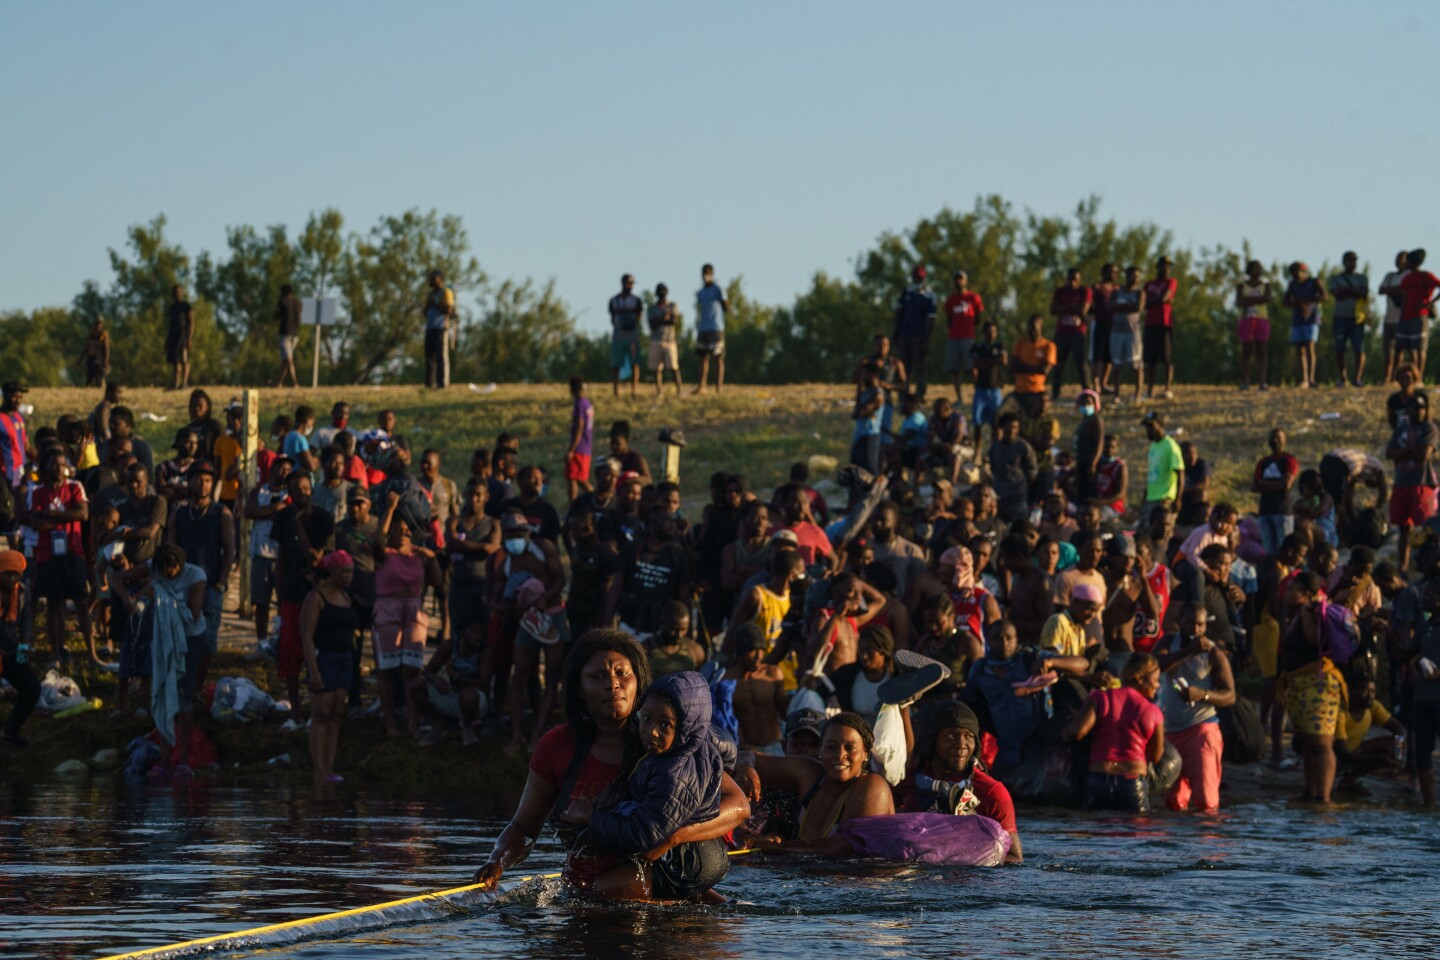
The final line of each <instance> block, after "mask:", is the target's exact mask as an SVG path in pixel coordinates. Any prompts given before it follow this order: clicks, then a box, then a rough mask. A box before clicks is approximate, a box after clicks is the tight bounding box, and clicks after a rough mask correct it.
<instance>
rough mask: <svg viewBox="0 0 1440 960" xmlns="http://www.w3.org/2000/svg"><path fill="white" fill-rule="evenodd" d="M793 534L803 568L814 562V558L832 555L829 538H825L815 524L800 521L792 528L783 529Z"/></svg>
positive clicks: (823, 533)
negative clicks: (802, 561)
mask: <svg viewBox="0 0 1440 960" xmlns="http://www.w3.org/2000/svg"><path fill="white" fill-rule="evenodd" d="M784 529H786V530H789V531H790V532H791V533H793V534H795V540H796V549H798V550H799V552H800V559H802V560H804V561H805V566H807V567H808V566H810V565H811V564H813V563H814V562H815V558H816V557H828V556H830V554H832V553H834V552H835V551H834V548H832V547H831V546H830V538H829V537H827V536H825V531H824V530H821V529H820V527H819V526H818V525H816V524H813V523H809V522H808V521H801V522H800V523H797V524H795V526H793V527H785V528H784Z"/></svg>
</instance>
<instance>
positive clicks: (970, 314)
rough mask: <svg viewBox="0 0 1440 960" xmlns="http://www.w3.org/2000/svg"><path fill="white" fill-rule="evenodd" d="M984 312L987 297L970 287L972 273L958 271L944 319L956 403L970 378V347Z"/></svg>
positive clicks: (960, 401) (947, 368)
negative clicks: (983, 298) (982, 296)
mask: <svg viewBox="0 0 1440 960" xmlns="http://www.w3.org/2000/svg"><path fill="white" fill-rule="evenodd" d="M984 313H985V301H984V300H982V299H980V294H978V293H976V292H974V291H973V290H971V289H970V276H969V274H967V273H966V272H965V271H964V270H956V271H955V292H954V293H952V294H950V296H949V297H947V298H946V299H945V320H946V322H947V323H948V324H949V328H948V330H947V331H946V333H947V335H948V338H947V339H946V341H945V371H946V372H947V373H949V374H950V375H951V376H952V377H953V378H954V379H955V406H957V407H959V406H963V405H964V400H963V399H962V397H961V395H960V393H961V386H962V385H963V384H964V383H965V381H966V380H968V379H970V368H971V357H970V348H971V347H973V346H974V345H975V331H976V330H977V329H979V327H980V317H981V316H982V315H983V314H984Z"/></svg>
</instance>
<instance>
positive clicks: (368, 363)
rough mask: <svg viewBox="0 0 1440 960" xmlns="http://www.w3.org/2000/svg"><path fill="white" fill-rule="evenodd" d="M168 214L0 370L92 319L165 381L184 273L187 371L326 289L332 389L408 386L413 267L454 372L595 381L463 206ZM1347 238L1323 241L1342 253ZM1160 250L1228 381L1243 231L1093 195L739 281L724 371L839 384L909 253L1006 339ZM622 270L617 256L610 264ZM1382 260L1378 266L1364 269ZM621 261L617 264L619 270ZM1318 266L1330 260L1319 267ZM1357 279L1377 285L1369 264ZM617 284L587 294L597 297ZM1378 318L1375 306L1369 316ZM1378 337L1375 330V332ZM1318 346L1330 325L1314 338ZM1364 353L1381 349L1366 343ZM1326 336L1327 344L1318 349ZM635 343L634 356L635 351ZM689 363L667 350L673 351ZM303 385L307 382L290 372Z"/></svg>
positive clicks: (28, 325)
mask: <svg viewBox="0 0 1440 960" xmlns="http://www.w3.org/2000/svg"><path fill="white" fill-rule="evenodd" d="M165 227H166V221H165V217H164V216H163V215H161V216H157V217H156V218H155V219H153V220H151V221H150V222H149V223H146V224H141V225H136V226H132V227H131V228H130V229H129V231H128V234H127V236H126V239H125V243H124V245H123V247H122V248H121V249H118V250H117V249H114V248H111V250H110V267H111V272H112V277H111V278H110V281H109V283H108V285H106V286H101V285H100V283H98V282H96V281H93V280H91V281H87V282H86V283H85V284H84V285H83V286H82V288H81V290H80V292H79V293H78V294H76V295H75V297H74V299H73V300H72V301H71V303H70V305H69V306H68V307H45V308H41V309H38V310H34V311H28V312H27V311H10V312H7V313H3V314H0V364H3V366H4V369H6V370H7V371H13V374H12V375H14V376H17V377H21V378H24V379H26V380H28V381H29V382H30V383H31V384H33V385H37V386H62V385H66V384H77V383H83V382H84V370H83V366H84V365H83V362H82V361H81V358H80V345H81V344H82V343H83V342H84V339H85V336H86V333H87V332H88V331H89V329H90V327H91V325H92V323H93V322H94V320H95V319H96V318H97V317H101V316H103V317H104V318H105V320H106V323H107V326H108V328H109V331H110V336H111V341H112V344H113V348H112V357H111V363H112V370H111V374H110V376H111V379H114V380H117V381H119V382H121V383H125V384H131V385H143V384H162V383H166V382H167V376H168V371H167V370H166V368H165V358H164V351H163V350H162V349H161V346H162V345H163V343H164V338H165V306H166V303H167V302H168V300H169V296H170V289H171V287H172V286H173V285H174V284H176V283H179V284H181V285H183V286H184V287H185V289H186V290H187V291H188V294H189V296H190V299H191V301H192V303H193V304H194V306H195V318H196V333H195V340H194V343H193V346H192V350H191V362H192V381H193V382H199V383H234V384H263V383H268V382H271V381H273V379H274V377H275V374H276V370H277V359H276V356H277V348H276V334H277V325H276V322H275V319H274V310H275V304H276V302H277V300H278V298H279V294H280V286H281V284H284V283H290V284H292V285H293V286H294V287H295V289H296V290H297V291H298V292H300V293H301V294H302V295H307V296H331V297H337V298H338V299H339V301H340V314H341V315H342V317H343V318H344V319H343V322H341V323H340V324H338V325H337V326H336V327H334V328H330V329H329V330H327V332H326V336H325V338H324V341H323V351H324V354H323V356H324V360H323V366H324V373H323V374H322V378H323V381H324V382H327V383H336V382H339V383H382V382H383V383H418V382H420V381H421V379H422V374H423V369H422V363H423V362H422V357H421V350H420V343H421V335H422V334H421V331H422V329H423V325H424V317H423V309H424V302H425V279H426V275H427V273H428V271H429V270H431V269H432V268H439V269H441V270H443V271H444V273H445V278H446V282H447V283H448V284H449V285H450V286H451V287H452V288H453V289H454V291H455V295H456V303H457V307H458V311H459V329H458V347H457V349H456V351H455V353H454V355H453V361H452V368H453V377H454V379H455V380H456V381H459V382H463V381H465V380H471V381H481V380H483V381H489V380H496V381H502V382H504V381H529V382H548V381H556V380H561V379H564V378H566V377H568V376H570V375H572V374H575V373H578V374H580V375H582V376H585V377H588V378H591V379H604V378H608V376H609V349H608V342H609V332H608V331H595V332H586V331H581V330H579V329H577V327H576V316H575V312H574V311H573V310H572V308H571V307H570V305H569V304H568V303H566V302H565V301H564V300H563V299H561V298H560V297H559V296H558V295H557V294H556V292H555V286H554V282H553V280H551V281H547V282H544V283H539V282H536V281H534V280H531V279H524V280H518V279H505V280H500V281H495V280H492V278H490V277H489V276H487V274H486V273H485V271H484V270H483V269H482V268H481V265H480V263H479V261H478V260H477V259H476V258H475V256H474V255H473V253H472V252H471V248H470V239H469V234H468V233H467V231H466V229H465V226H464V224H463V222H462V220H461V218H460V217H458V216H453V215H441V214H439V213H438V212H436V211H433V210H432V211H429V212H420V211H417V210H411V211H407V212H406V213H403V214H400V215H398V216H385V217H382V218H381V219H380V221H379V222H378V223H376V224H375V225H374V226H373V227H371V228H370V229H369V230H367V231H363V232H362V231H355V230H348V229H347V228H346V224H345V220H344V218H343V217H342V216H341V214H340V213H339V212H338V211H336V210H333V209H332V210H325V211H323V212H320V213H316V214H312V215H311V216H310V217H309V218H308V219H307V220H306V222H305V225H304V227H303V228H302V229H301V230H300V231H299V232H298V233H296V234H294V235H292V234H291V233H290V231H289V230H288V229H287V228H286V227H285V226H283V225H275V226H270V227H266V228H263V229H262V228H257V227H253V226H248V225H246V226H238V227H231V228H229V229H228V230H227V235H226V246H225V250H224V251H223V252H221V253H220V254H215V255H212V254H211V253H210V252H208V251H201V252H200V253H199V254H198V255H196V256H194V257H192V256H190V254H188V253H187V252H186V251H185V250H183V249H182V248H181V247H180V246H179V245H178V244H176V243H174V242H173V241H171V240H170V239H168V238H167V237H166V234H165ZM1342 251H1343V246H1338V245H1337V247H1336V249H1335V250H1334V251H1329V252H1328V253H1329V254H1330V256H1331V258H1332V259H1333V261H1334V262H1338V260H1339V257H1340V253H1341V252H1342ZM1314 252H1315V251H1297V252H1296V253H1295V255H1294V257H1287V258H1285V259H1284V260H1277V261H1276V262H1274V263H1272V264H1271V265H1270V266H1269V267H1268V276H1269V277H1270V279H1271V281H1272V283H1271V287H1272V291H1273V294H1274V302H1273V303H1272V304H1271V317H1272V322H1273V321H1278V324H1277V325H1276V334H1275V336H1273V337H1272V339H1271V342H1270V350H1271V353H1272V356H1271V360H1272V363H1273V364H1274V366H1273V367H1272V369H1274V370H1284V369H1288V366H1289V365H1288V364H1285V363H1283V361H1284V359H1285V356H1284V353H1285V350H1286V349H1287V347H1286V344H1287V342H1288V337H1287V336H1286V335H1285V334H1284V331H1286V330H1288V324H1287V323H1286V318H1287V317H1288V314H1287V313H1286V312H1285V311H1284V310H1283V308H1282V307H1281V304H1280V298H1281V296H1282V294H1283V293H1284V290H1285V284H1286V282H1287V278H1286V277H1285V275H1284V266H1285V263H1286V262H1288V260H1289V259H1292V258H1293V259H1302V258H1303V255H1304V254H1307V253H1309V254H1313V253H1314ZM1162 253H1168V254H1169V255H1170V256H1171V257H1173V258H1174V260H1175V266H1174V271H1173V275H1174V276H1175V277H1176V278H1177V279H1178V280H1179V289H1178V292H1177V294H1176V297H1175V308H1174V315H1175V327H1176V331H1175V338H1176V351H1175V361H1176V378H1177V380H1178V381H1182V382H1184V381H1189V382H1201V383H1204V382H1217V381H1228V380H1232V379H1234V371H1235V368H1236V362H1237V361H1236V358H1237V355H1238V350H1239V345H1238V343H1237V341H1236V337H1235V320H1236V317H1237V315H1238V312H1237V310H1236V309H1235V307H1234V292H1235V284H1236V283H1237V282H1238V280H1239V279H1240V277H1241V275H1242V273H1243V267H1244V264H1245V263H1246V262H1247V261H1248V260H1250V259H1252V256H1253V255H1252V253H1251V251H1250V249H1249V245H1248V244H1244V245H1242V246H1241V248H1240V249H1238V250H1235V249H1230V248H1227V247H1223V246H1219V247H1214V248H1200V249H1188V248H1184V247H1177V246H1176V245H1175V243H1174V239H1173V236H1172V234H1171V233H1170V232H1169V231H1167V230H1163V229H1161V228H1160V227H1158V226H1156V225H1154V224H1151V223H1141V224H1133V225H1125V224H1120V223H1117V222H1116V221H1115V220H1113V219H1108V218H1104V217H1102V216H1101V213H1100V202H1099V200H1098V199H1097V198H1094V197H1091V198H1088V199H1086V200H1084V201H1082V202H1081V203H1079V204H1077V206H1076V208H1075V209H1074V210H1073V211H1072V212H1071V213H1070V214H1068V215H1064V216H1041V215H1038V214H1036V213H1034V212H1031V211H1023V212H1022V211H1019V210H1017V209H1016V208H1015V206H1014V205H1013V204H1011V203H1008V202H1006V201H1005V200H1004V199H1002V198H1000V197H998V196H983V197H980V198H978V199H977V200H976V201H975V203H974V205H973V207H972V208H971V209H970V210H968V211H958V210H952V209H949V208H946V209H943V210H941V211H940V212H939V213H937V214H935V215H934V216H933V217H928V218H926V219H923V220H921V221H920V222H919V223H916V224H915V225H913V226H912V227H910V228H908V229H906V230H903V231H898V232H886V233H883V234H882V235H881V236H879V237H878V238H877V239H876V240H875V241H874V243H873V245H872V246H871V247H870V248H869V249H868V250H865V251H864V252H862V253H861V254H860V255H859V256H857V257H856V259H855V262H854V269H853V272H852V273H851V275H849V276H839V277H837V276H831V275H829V274H827V273H825V272H824V271H818V272H816V273H815V274H814V275H813V276H812V277H811V279H810V283H809V286H808V288H806V289H805V290H804V291H803V292H801V293H800V294H799V296H797V297H796V298H795V300H794V302H793V303H790V304H788V305H785V306H772V305H766V304H761V303H757V302H755V301H754V300H753V299H751V298H750V297H749V296H747V295H746V293H745V291H744V281H743V276H734V277H733V278H731V279H730V280H729V282H728V284H727V285H726V292H727V295H728V297H729V301H730V306H731V309H730V313H729V315H728V317H727V320H726V375H727V379H728V380H730V381H731V382H732V383H792V382H810V381H835V380H844V379H847V378H848V377H849V375H850V372H851V370H852V369H853V367H854V364H855V362H856V359H857V358H858V357H859V356H861V355H862V354H863V353H865V352H866V351H867V350H868V349H869V346H870V338H871V336H872V335H873V334H875V333H878V332H886V333H888V332H889V329H890V324H891V317H892V307H893V304H894V302H895V300H896V298H897V297H898V296H899V294H900V293H901V292H902V291H903V289H904V288H905V285H906V283H907V282H908V277H909V273H910V270H911V268H912V267H914V266H915V265H916V264H924V265H925V266H926V267H927V269H928V270H929V271H930V277H931V283H932V285H933V286H934V288H935V291H936V294H937V296H938V297H939V299H940V300H942V301H943V300H944V298H945V296H947V295H948V294H949V292H950V279H949V278H950V277H951V275H952V274H953V272H954V271H955V270H957V269H963V270H965V271H967V273H968V274H969V277H970V287H971V289H973V290H976V291H978V292H979V293H980V294H981V295H982V296H983V297H984V299H985V304H986V308H987V315H988V316H989V317H990V318H991V319H995V320H997V321H998V322H999V323H1000V329H1001V338H1002V339H1003V340H1005V341H1006V342H1010V341H1011V340H1013V338H1014V337H1016V336H1018V335H1019V333H1020V331H1021V329H1022V327H1023V324H1024V320H1025V318H1026V317H1027V316H1028V315H1029V314H1031V313H1041V314H1046V315H1047V317H1048V308H1049V303H1050V294H1051V291H1052V290H1053V289H1054V288H1055V287H1057V286H1059V285H1060V284H1062V283H1063V282H1064V278H1065V271H1066V270H1067V269H1069V268H1070V267H1078V268H1079V269H1080V270H1081V271H1082V272H1083V274H1084V278H1085V281H1086V282H1087V283H1091V282H1095V281H1096V280H1098V278H1099V273H1100V267H1101V266H1102V265H1103V264H1105V263H1116V264H1118V265H1120V266H1122V267H1123V266H1125V265H1128V264H1135V265H1137V266H1139V267H1140V268H1141V270H1142V276H1145V277H1148V276H1150V275H1151V273H1152V271H1153V264H1154V261H1155V259H1156V257H1158V256H1159V255H1160V254H1162ZM624 266H625V265H621V267H620V268H623V267H624ZM1377 266H1378V268H1379V269H1380V271H1381V272H1382V273H1383V272H1384V270H1385V269H1388V267H1386V266H1385V265H1384V264H1383V263H1382V264H1379V265H1377ZM620 268H617V269H620ZM1317 268H1318V271H1319V275H1321V276H1329V274H1330V273H1331V272H1332V268H1331V267H1330V266H1329V263H1328V262H1326V263H1321V264H1318V265H1317ZM1361 270H1362V271H1363V272H1367V273H1372V276H1371V289H1372V291H1373V290H1374V289H1375V287H1376V286H1378V284H1379V277H1378V276H1376V275H1374V273H1373V270H1371V269H1367V267H1366V266H1365V265H1363V257H1362V267H1361ZM613 292H614V291H607V290H598V291H596V292H595V299H596V301H597V302H598V301H602V300H605V299H608V298H609V296H610V295H611V294H612V293H613ZM687 298H688V293H684V294H682V295H680V296H679V297H678V298H677V301H678V303H679V306H680V308H681V311H682V313H683V314H684V319H683V320H682V325H681V351H682V356H688V354H689V351H688V347H689V345H690V342H691V340H692V338H693V325H692V324H693V319H694V317H693V313H694V305H693V304H692V303H688V302H687ZM1366 313H1367V315H1368V316H1369V317H1371V318H1374V320H1375V322H1376V323H1378V321H1379V317H1380V316H1381V315H1382V314H1383V310H1377V309H1376V305H1375V304H1373V303H1372V304H1370V305H1369V306H1368V308H1367V310H1366ZM943 327H944V318H943V317H941V318H939V322H938V323H937V328H938V329H937V330H936V333H935V341H934V343H933V344H932V349H931V354H930V362H931V364H932V365H933V366H934V367H935V369H933V370H931V371H930V373H931V376H932V377H934V378H936V379H939V378H940V377H941V376H942V373H941V370H940V365H941V362H942V359H943V354H944V351H943V349H941V345H942V341H943V338H944V336H945V334H944V329H943ZM309 338H310V333H309V331H306V336H305V337H304V338H303V339H302V341H301V343H302V346H301V352H300V354H299V362H298V364H297V365H298V366H300V368H301V370H302V371H303V370H304V368H305V366H306V365H308V359H309V349H310V339H309ZM1374 339H1376V338H1372V340H1374ZM1322 340H1325V341H1327V342H1328V337H1327V338H1322ZM1371 348H1372V349H1373V350H1375V352H1376V353H1377V354H1378V343H1372V344H1371ZM1323 349H1325V347H1324V345H1323V344H1322V350H1323ZM641 355H642V357H643V356H644V354H643V351H642V354H641ZM684 362H688V361H686V360H682V363H684ZM302 379H303V377H302Z"/></svg>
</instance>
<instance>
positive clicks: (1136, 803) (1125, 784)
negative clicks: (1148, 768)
mask: <svg viewBox="0 0 1440 960" xmlns="http://www.w3.org/2000/svg"><path fill="white" fill-rule="evenodd" d="M1085 809H1087V810H1120V811H1122V812H1124V813H1149V812H1150V787H1149V785H1148V784H1147V783H1146V782H1145V778H1144V777H1122V776H1120V775H1118V774H1114V773H1092V774H1090V776H1089V777H1088V778H1087V779H1086V781H1085Z"/></svg>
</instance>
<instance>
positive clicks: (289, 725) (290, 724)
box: [280, 717, 300, 733]
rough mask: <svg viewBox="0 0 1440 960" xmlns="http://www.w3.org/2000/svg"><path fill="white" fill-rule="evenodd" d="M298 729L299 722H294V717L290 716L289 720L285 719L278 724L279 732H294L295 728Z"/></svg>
mask: <svg viewBox="0 0 1440 960" xmlns="http://www.w3.org/2000/svg"><path fill="white" fill-rule="evenodd" d="M299 729H300V724H298V723H296V722H295V719H294V718H293V717H292V718H290V719H289V720H286V721H285V722H284V723H282V724H280V732H281V733H294V732H295V731H296V730H299Z"/></svg>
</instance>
